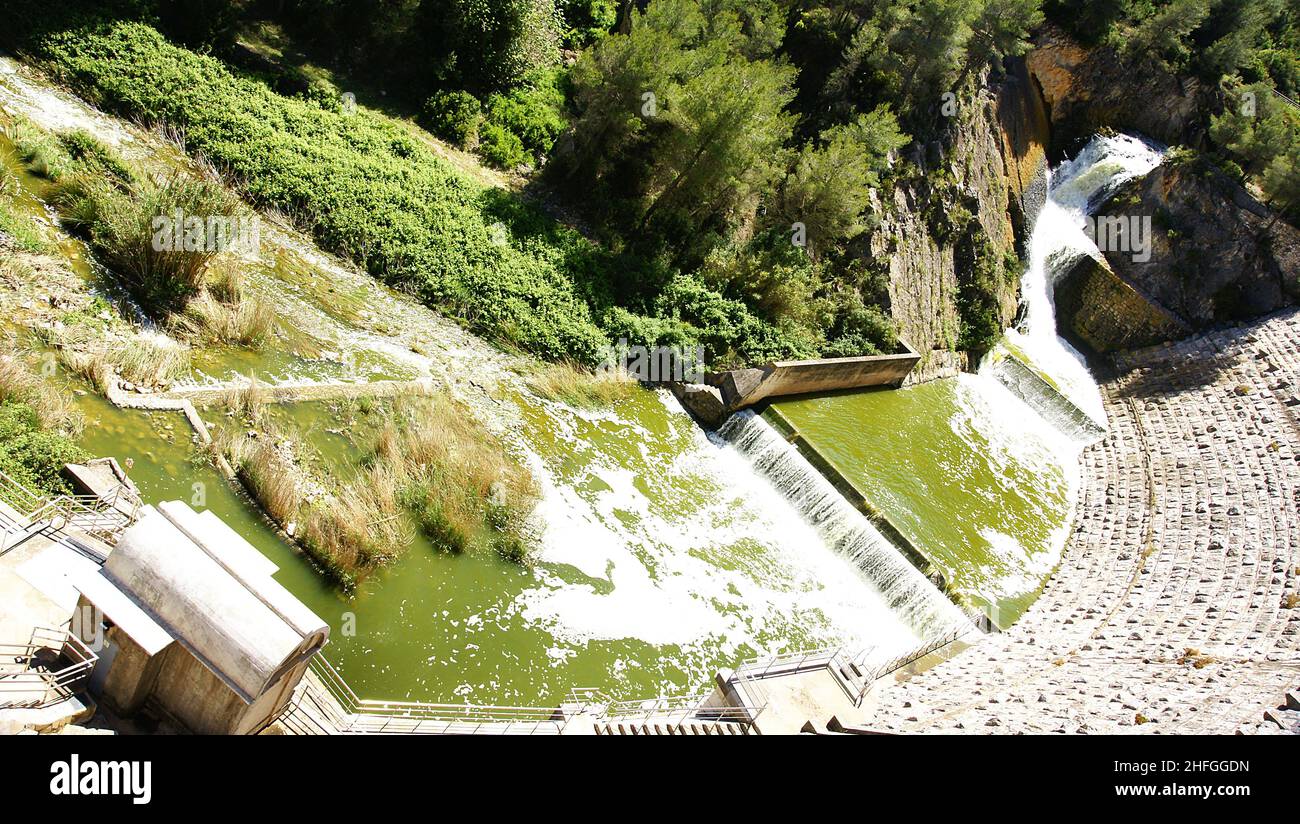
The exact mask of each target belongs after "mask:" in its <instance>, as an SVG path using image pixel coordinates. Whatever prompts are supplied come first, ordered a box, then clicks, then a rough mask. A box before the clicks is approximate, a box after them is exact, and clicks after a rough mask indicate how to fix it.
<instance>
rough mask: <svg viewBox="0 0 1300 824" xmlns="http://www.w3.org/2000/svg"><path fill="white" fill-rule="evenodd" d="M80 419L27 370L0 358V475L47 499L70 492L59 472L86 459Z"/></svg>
mask: <svg viewBox="0 0 1300 824" xmlns="http://www.w3.org/2000/svg"><path fill="white" fill-rule="evenodd" d="M82 425H83V422H82V419H81V416H80V415H79V414H78V413H77V412H76V410H75V409H74V408H73V407H72V406H71V405H70V404H69V403H68V400H67V398H66V397H65V396H63V395H61V394H60V393H59V392H58V391H57V390H55V389H54V388H53V387H52V386H50V385H49V384H48V383H46V381H45V380H44V379H43V378H42V377H41V376H40V375H38V374H37V373H36V372H35V371H33V370H32V369H31V368H30V367H28V366H27V364H25V363H23V362H22V361H21V360H19V359H18V358H17V357H14V356H12V355H2V356H0V472H3V473H4V474H6V475H8V476H9V477H10V478H13V479H14V480H16V481H18V482H19V483H21V484H23V485H24V486H26V487H27V488H28V489H32V490H35V491H37V492H40V493H44V494H47V495H55V494H64V493H68V492H70V491H71V489H70V487H69V485H68V482H67V481H66V480H64V478H63V477H62V475H61V474H60V471H61V470H62V469H63V465H64V464H65V463H75V462H77V461H83V460H85V459H86V458H87V457H89V456H88V455H86V454H85V452H83V451H82V449H81V448H80V447H79V446H77V444H76V441H75V437H76V435H78V434H80V431H81V427H82Z"/></svg>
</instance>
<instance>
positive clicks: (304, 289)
mask: <svg viewBox="0 0 1300 824" xmlns="http://www.w3.org/2000/svg"><path fill="white" fill-rule="evenodd" d="M0 107H3V109H4V110H5V111H6V112H17V113H21V114H23V115H25V116H27V117H29V118H30V119H32V120H33V121H35V122H36V123H38V124H39V125H42V126H44V127H46V128H49V129H52V130H56V131H57V130H69V129H73V128H82V129H86V130H87V131H90V132H91V133H92V134H95V135H97V136H98V137H100V138H101V139H103V140H104V141H105V142H106V143H108V144H110V145H112V146H114V147H116V148H117V149H118V150H119V151H120V152H121V153H122V154H123V155H124V156H125V157H127V158H128V159H130V160H132V161H134V162H137V163H140V164H142V165H144V166H145V167H146V168H147V169H150V170H152V171H166V170H171V169H176V168H184V167H185V166H186V165H187V163H188V161H187V160H186V159H185V158H184V157H183V156H182V155H180V154H179V153H177V152H175V151H174V148H173V147H170V146H169V144H167V143H165V142H164V141H161V140H160V139H159V138H158V137H157V136H155V135H151V134H149V133H146V132H142V131H140V130H139V129H136V128H135V127H132V126H130V125H129V124H125V123H123V122H121V121H118V120H116V119H115V118H112V117H108V116H106V115H104V114H103V113H100V112H97V111H95V110H93V109H92V108H90V107H88V106H86V105H85V104H84V103H82V102H81V101H79V100H77V99H76V98H75V97H73V96H71V95H67V94H65V93H63V92H62V91H59V90H56V89H52V88H51V87H49V86H48V85H46V84H45V83H44V82H43V81H42V80H41V79H40V78H39V77H38V76H35V75H33V74H31V73H30V72H28V70H26V69H25V68H23V67H21V66H19V65H18V64H17V63H15V62H13V61H10V60H6V59H3V58H0ZM0 148H4V147H3V146H0ZM6 154H7V156H6V158H5V162H6V165H7V167H8V168H9V170H10V172H11V174H12V175H13V176H15V177H16V178H17V179H19V181H20V184H21V188H22V191H23V193H24V194H25V195H30V196H31V197H29V198H28V200H30V201H31V203H32V213H31V216H32V217H33V218H34V219H40V220H42V221H43V222H45V223H46V224H47V225H53V221H52V220H51V217H50V214H49V212H48V210H47V209H45V210H43V209H42V208H41V207H40V204H39V198H38V196H39V195H40V193H41V191H42V186H43V184H42V183H41V182H40V181H39V180H36V179H33V178H32V177H31V176H30V175H25V174H24V173H23V171H22V169H21V166H20V165H19V164H17V162H16V160H15V159H14V158H13V156H12V151H8V152H7V153H6ZM64 240H65V245H66V247H67V250H69V254H68V257H69V261H70V262H74V261H73V260H72V257H73V252H75V256H76V257H77V259H78V260H80V261H81V262H80V263H79V264H76V266H75V269H76V271H77V272H78V273H79V274H81V275H82V276H83V278H84V280H85V282H86V283H87V288H88V289H91V290H92V291H93V290H97V289H99V288H101V286H102V285H103V283H104V277H103V275H104V273H103V272H100V271H97V269H96V267H95V266H94V265H93V260H90V258H89V255H88V252H87V250H86V249H85V247H84V246H83V245H82V244H80V243H79V242H77V241H75V240H71V239H67V238H66V236H64ZM74 263H75V262H74ZM244 263H245V265H246V272H247V275H248V286H249V288H250V290H251V291H253V292H254V293H255V294H257V295H259V296H261V297H262V298H263V299H265V300H268V301H270V302H271V303H272V304H273V305H275V307H276V309H277V311H278V312H279V314H280V316H281V319H282V321H283V323H282V324H281V325H282V327H283V328H282V329H281V331H280V332H279V333H278V336H277V339H276V340H275V341H274V343H273V344H271V345H270V346H268V347H267V348H266V349H264V350H262V351H258V352H250V351H246V350H240V349H235V348H228V347H218V348H212V349H205V350H198V351H195V353H194V359H193V360H194V366H193V372H192V374H191V375H190V376H189V377H188V378H186V379H184V380H183V381H182V383H195V384H207V383H212V382H215V381H221V380H226V379H229V378H230V377H232V376H233V375H235V374H248V373H249V372H254V373H256V374H257V375H258V377H259V378H260V379H262V380H264V381H268V382H285V381H294V382H310V381H320V380H332V381H337V380H350V381H362V382H364V381H371V380H377V379H409V378H413V377H431V378H433V379H434V381H435V383H436V384H437V385H438V386H439V387H441V388H442V389H444V390H445V391H447V392H449V393H451V394H453V395H454V396H456V397H457V398H459V399H460V400H461V401H463V402H464V403H466V404H467V405H468V406H469V407H470V408H471V409H472V410H473V411H474V412H475V414H476V415H477V416H478V417H479V418H480V419H481V420H482V421H483V423H484V424H485V425H486V426H488V427H489V428H490V429H491V430H492V431H493V432H494V434H496V435H497V436H498V437H499V438H501V439H502V441H504V442H505V443H506V444H507V445H508V447H509V448H511V449H512V450H514V451H515V452H516V454H518V455H519V456H520V457H521V458H522V459H523V460H524V461H526V462H527V463H528V465H529V466H530V467H531V469H532V471H533V473H534V475H535V476H536V477H537V478H538V480H539V483H540V485H541V488H542V490H543V498H542V503H541V506H540V509H539V512H538V517H539V521H540V527H541V531H540V537H539V541H538V544H539V546H538V547H537V549H536V553H535V562H534V563H533V564H532V565H530V566H519V565H515V564H511V563H508V562H506V561H503V560H501V559H499V558H497V557H495V556H494V555H490V554H488V555H476V554H468V555H463V556H452V555H448V554H446V553H442V552H439V551H437V550H435V548H434V547H432V546H430V545H429V544H427V543H424V542H423V541H417V544H416V545H415V546H414V547H412V548H411V549H410V550H409V551H408V552H406V553H405V554H404V555H403V556H402V557H401V558H400V559H399V560H398V561H396V562H395V563H394V564H393V565H391V566H390V567H388V568H386V569H384V570H383V571H381V572H380V573H379V574H376V575H374V576H372V577H371V578H370V579H368V580H367V581H366V582H365V583H364V584H363V585H362V586H361V587H360V588H359V589H358V591H357V592H355V593H354V594H352V595H348V596H345V595H343V594H341V593H339V592H338V591H336V590H335V589H333V588H332V587H330V586H329V585H327V584H326V583H325V582H324V580H323V578H322V577H321V576H320V575H319V574H318V573H317V572H316V570H315V569H313V568H312V566H311V565H310V564H309V563H308V562H307V561H306V560H304V559H303V558H302V557H301V556H300V555H298V553H297V552H296V551H295V549H294V548H293V547H291V546H288V545H286V544H285V543H283V542H282V541H281V540H280V539H279V538H278V537H277V535H276V533H275V532H274V531H272V530H271V529H269V528H268V526H267V525H266V523H265V522H264V520H263V519H262V517H261V515H260V513H259V512H258V511H257V509H256V508H255V507H253V506H252V505H251V504H250V503H249V502H248V501H247V499H246V498H245V497H244V496H243V495H242V494H240V493H239V491H238V490H236V489H234V488H232V487H231V486H230V485H228V484H227V483H225V481H224V479H222V478H221V476H220V475H219V474H218V473H216V472H215V471H214V470H213V469H212V468H211V467H210V465H208V464H207V463H206V462H205V460H204V459H203V458H202V456H201V455H199V454H198V450H197V449H195V447H194V445H193V444H192V442H191V437H190V432H189V430H188V428H187V427H186V424H185V422H184V420H183V419H182V418H181V417H180V416H179V415H175V414H167V413H144V412H139V411H132V410H123V409H118V408H116V407H114V406H112V405H111V404H109V403H107V402H106V401H104V400H103V399H101V398H99V397H97V396H95V395H94V394H89V393H86V394H82V395H81V396H80V398H79V403H80V404H81V405H82V407H83V410H84V411H85V412H86V415H87V420H88V426H87V430H86V435H85V437H84V438H83V443H84V445H85V446H86V448H87V449H88V450H89V451H91V452H94V453H96V454H106V455H114V456H116V457H118V458H119V459H120V460H123V461H125V460H127V459H130V460H131V461H132V462H133V466H132V469H131V476H132V478H133V479H134V480H135V481H136V482H137V483H138V484H139V485H140V487H141V489H142V491H143V493H144V495H145V497H146V500H148V501H150V502H157V501H163V500H172V499H181V500H185V501H189V502H192V504H193V505H195V506H199V507H207V508H210V509H212V510H213V511H214V512H215V513H216V514H218V515H219V516H221V517H222V518H223V519H225V520H226V521H227V522H228V523H230V524H231V525H232V526H233V527H234V528H235V529H236V530H237V531H239V532H240V533H241V534H242V535H244V536H245V537H246V538H247V539H248V540H249V541H250V542H252V543H253V544H254V545H255V546H257V548H258V549H259V550H261V551H262V552H263V553H264V554H266V555H267V556H268V557H269V558H271V559H272V560H273V561H274V562H275V563H276V564H278V565H279V567H280V571H279V572H278V573H277V576H276V577H277V579H278V580H280V581H281V582H282V583H283V584H284V585H285V586H286V587H288V588H289V589H290V590H291V591H293V592H294V593H295V594H296V595H297V596H298V597H300V598H301V599H302V600H303V601H304V602H305V603H306V604H307V605H308V606H310V607H311V608H312V609H313V610H315V611H316V612H317V613H318V614H319V615H320V616H321V617H322V618H323V619H324V620H325V621H326V622H328V623H329V624H330V626H331V629H332V633H331V642H330V644H329V646H328V648H327V650H326V654H327V656H328V657H329V659H330V660H331V661H332V662H333V663H334V664H335V665H336V666H337V667H338V668H339V670H340V671H341V672H342V673H343V675H344V677H345V678H346V679H347V680H348V682H349V684H350V685H351V686H352V687H353V688H354V689H355V690H356V691H357V692H358V693H359V694H360V695H362V696H365V697H373V698H389V699H413V700H430V701H462V700H463V701H468V702H474V703H488V704H523V705H539V706H547V705H553V704H555V703H557V702H559V701H561V700H563V699H564V698H565V697H566V695H567V692H568V690H569V688H571V687H575V686H597V687H600V688H602V689H604V690H605V691H606V692H608V693H611V694H613V695H614V696H617V697H629V698H630V697H641V696H646V695H654V694H679V693H683V692H695V691H696V690H698V689H699V688H701V687H702V686H704V685H706V684H707V683H709V681H710V679H711V678H712V676H713V674H714V672H716V670H718V669H719V668H722V667H729V666H734V665H736V664H737V663H739V662H740V661H741V660H743V659H745V658H747V657H751V656H756V655H760V654H766V653H772V652H780V651H790V650H798V649H807V648H812V647H822V646H845V647H847V648H850V649H852V650H855V651H856V650H858V649H864V648H874V649H875V654H878V655H879V656H881V657H886V656H892V655H895V654H898V653H900V652H903V651H906V650H907V649H910V648H912V647H914V646H916V645H917V644H918V643H919V642H920V637H919V636H918V634H917V631H916V629H915V628H914V627H913V625H912V624H911V623H909V621H908V620H907V617H906V616H905V615H903V614H896V613H895V612H894V610H893V609H891V602H890V601H889V600H887V599H886V598H885V597H884V596H883V595H882V594H881V591H880V589H879V588H878V586H877V584H876V582H875V581H873V580H872V579H871V578H869V577H867V576H866V575H865V574H864V573H863V572H862V570H861V569H860V568H859V567H858V566H857V565H856V564H855V563H853V561H852V560H851V559H849V558H847V557H846V556H844V555H842V554H840V553H839V552H837V551H836V549H835V548H834V547H832V546H831V544H830V543H829V542H828V541H827V540H826V539H825V538H824V537H823V535H822V534H821V533H820V532H819V530H818V529H817V528H816V527H815V526H814V525H812V524H810V523H809V522H808V521H807V520H805V518H804V517H803V513H802V512H801V511H800V509H799V507H798V505H797V504H796V503H794V502H792V501H790V500H789V499H788V498H787V497H786V496H785V495H784V494H782V492H781V491H780V490H778V489H776V488H774V486H773V485H772V484H770V483H768V482H767V481H766V480H765V479H764V478H762V477H760V476H758V475H756V474H755V473H754V472H753V471H752V469H751V468H750V466H749V464H748V463H747V461H746V460H745V459H744V457H743V456H741V455H740V454H739V453H738V452H737V451H736V450H735V449H734V448H732V447H731V446H729V445H728V444H726V443H725V442H722V441H720V440H717V439H711V438H710V437H709V436H708V435H707V434H706V433H704V432H703V431H701V430H700V429H699V427H698V426H696V425H695V423H694V422H693V421H692V420H691V419H690V418H689V416H687V415H686V414H685V413H684V412H683V411H682V409H681V408H680V407H679V406H678V405H677V402H676V401H675V400H674V399H673V398H672V397H671V396H670V395H668V394H667V393H665V392H655V391H637V392H636V393H635V394H634V396H633V397H631V398H629V399H627V400H622V401H619V402H618V403H617V404H615V405H614V407H613V408H611V409H608V410H604V411H596V412H593V411H587V410H577V409H573V408H570V407H567V406H565V405H564V404H561V403H556V402H551V401H547V400H543V399H540V398H538V397H536V396H535V395H533V394H532V393H530V392H529V391H528V390H527V388H526V386H525V382H524V377H523V375H524V374H526V373H527V372H528V371H529V370H530V369H532V368H533V366H532V365H531V364H530V362H528V361H526V360H525V359H521V358H518V357H515V356H512V355H509V354H506V353H502V352H500V351H498V350H496V349H494V348H492V347H491V346H489V345H487V344H486V343H484V342H483V341H481V340H478V339H477V338H475V337H474V336H472V335H469V334H467V333H465V332H464V331H463V330H461V329H460V328H459V327H457V326H456V325H455V324H453V323H451V322H449V321H447V320H446V319H444V318H442V317H439V316H438V315H436V314H435V313H433V312H431V311H429V310H428V309H427V308H425V307H423V306H421V305H419V304H417V303H414V302H413V301H411V300H409V299H408V298H406V297H405V296H403V295H400V294H397V293H394V292H393V291H391V290H389V289H386V288H385V287H383V286H381V285H379V284H377V283H376V282H374V281H373V280H372V279H371V278H369V277H367V276H365V275H363V274H360V273H358V272H356V271H355V270H354V269H352V268H351V267H349V266H347V265H344V264H342V263H340V262H339V261H336V260H333V259H332V258H330V257H329V256H328V255H325V254H322V253H321V252H320V250H318V249H316V248H315V246H314V245H313V244H312V243H311V242H310V241H309V240H308V239H306V238H304V237H302V236H301V235H299V234H297V233H295V232H294V231H292V230H291V229H289V228H287V227H282V226H276V225H272V224H271V223H270V222H269V221H265V220H264V221H263V231H262V243H261V249H260V251H259V254H257V255H250V256H249V257H248V258H247V259H246V260H245V261H244ZM4 322H5V323H8V322H9V321H4ZM75 387H78V384H76V383H75V382H72V381H71V380H69V388H70V389H71V388H75ZM273 414H274V415H275V417H276V418H277V421H278V422H279V423H280V425H282V426H283V427H285V428H287V429H290V430H293V431H295V432H297V433H298V434H299V435H300V436H301V437H302V438H303V439H304V440H306V441H307V442H308V443H310V444H311V445H312V446H313V447H314V448H315V449H316V451H318V452H319V453H321V455H322V457H323V459H324V460H325V462H326V463H327V464H329V465H330V466H331V467H332V468H334V469H335V470H336V471H339V472H347V471H349V468H353V467H355V465H356V460H357V458H358V455H357V454H356V452H357V450H356V446H355V444H354V443H353V442H352V441H351V440H350V439H349V438H347V437H346V433H345V432H343V431H342V428H341V425H340V422H339V418H338V414H337V412H336V410H334V409H333V408H331V407H329V406H328V405H326V404H320V403H300V404H293V405H288V406H283V407H278V408H276V409H275V410H274V413H273ZM205 417H207V419H208V420H209V421H213V420H219V419H220V413H219V412H218V411H216V410H209V411H207V412H205Z"/></svg>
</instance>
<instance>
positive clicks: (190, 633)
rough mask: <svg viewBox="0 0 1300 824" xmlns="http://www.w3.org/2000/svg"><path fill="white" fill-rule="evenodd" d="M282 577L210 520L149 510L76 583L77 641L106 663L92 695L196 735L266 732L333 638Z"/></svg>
mask: <svg viewBox="0 0 1300 824" xmlns="http://www.w3.org/2000/svg"><path fill="white" fill-rule="evenodd" d="M276 569H277V568H276V566H275V565H274V564H273V563H271V562H270V561H269V560H267V559H266V558H265V556H263V555H262V554H261V553H259V552H258V551H257V550H256V549H255V548H254V547H253V546H252V545H251V544H249V543H248V542H247V541H245V540H244V539H243V538H241V537H240V536H239V535H238V534H237V533H236V532H235V531H234V530H232V529H231V528H230V527H228V526H227V525H226V524H225V523H223V522H222V521H221V519H220V518H218V517H217V516H216V515H214V514H213V513H211V512H207V511H205V512H201V513H199V512H195V511H194V510H192V509H190V508H189V507H188V506H186V505H185V504H184V503H181V502H179V501H172V502H168V503H162V504H159V505H158V506H157V507H156V508H155V507H146V508H145V509H144V510H143V512H142V516H141V518H140V520H139V521H138V522H137V523H136V524H135V525H134V526H132V527H130V528H129V529H127V530H126V531H125V532H123V533H122V535H121V537H120V539H119V540H118V543H117V547H116V549H114V550H113V552H112V554H111V555H110V556H109V558H108V561H107V563H105V564H104V566H103V567H102V568H101V569H96V570H94V571H93V572H88V573H86V574H84V575H81V576H79V577H78V578H77V579H76V580H75V581H74V582H73V583H74V586H75V587H76V589H77V591H78V592H79V593H80V600H79V603H78V608H77V613H76V615H75V616H74V621H73V628H74V631H76V633H77V634H78V636H79V637H81V638H82V640H83V641H85V642H86V643H87V644H90V645H93V646H97V647H98V653H99V662H98V664H97V665H96V667H95V670H94V672H93V673H92V675H91V679H90V690H91V693H92V694H93V695H95V696H96V698H97V699H98V700H99V701H100V702H101V703H103V704H104V705H105V706H107V707H108V708H109V709H111V710H113V711H114V712H117V713H119V714H121V715H124V716H130V715H133V714H135V713H137V712H139V711H140V710H142V709H145V708H146V707H147V708H148V709H149V711H150V712H151V713H153V714H156V715H158V716H161V717H163V718H165V719H167V720H168V721H170V722H172V723H175V724H176V725H178V726H179V727H181V728H183V729H185V730H189V731H191V732H195V733H207V734H247V733H255V732H257V731H259V730H261V729H262V728H264V727H265V726H266V725H267V724H269V723H270V722H271V721H272V720H274V718H275V717H276V715H277V714H278V713H279V712H280V710H281V709H283V707H284V706H285V704H286V703H287V702H288V701H289V699H290V697H291V696H292V694H293V690H294V687H295V686H296V685H297V684H298V682H299V681H300V680H301V678H302V676H303V673H304V672H305V671H306V669H307V667H308V663H309V661H310V659H311V657H312V656H313V655H315V654H316V653H317V652H318V651H319V650H320V649H321V647H323V646H324V645H325V642H326V640H327V638H328V635H329V628H328V626H327V625H326V624H325V622H324V621H322V620H321V619H320V618H319V617H317V616H316V615H315V613H313V612H312V611H311V610H310V609H308V608H307V607H306V606H304V605H303V604H302V602H300V601H299V600H298V599H297V598H296V597H294V596H293V595H292V594H291V593H290V592H289V591H288V590H286V589H285V588H284V587H283V586H281V585H280V584H279V583H277V582H276V581H275V580H274V579H273V578H272V577H271V576H272V573H274V572H275V571H276Z"/></svg>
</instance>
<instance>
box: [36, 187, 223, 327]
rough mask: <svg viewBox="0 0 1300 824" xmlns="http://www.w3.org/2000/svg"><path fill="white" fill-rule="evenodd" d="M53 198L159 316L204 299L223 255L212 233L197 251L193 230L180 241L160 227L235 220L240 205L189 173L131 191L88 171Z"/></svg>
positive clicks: (182, 234)
mask: <svg viewBox="0 0 1300 824" xmlns="http://www.w3.org/2000/svg"><path fill="white" fill-rule="evenodd" d="M51 199H52V200H53V201H54V203H55V205H56V206H57V207H58V209H59V213H60V216H61V217H62V218H63V219H64V222H65V223H66V224H67V225H69V227H70V228H73V229H76V230H80V231H82V232H84V233H85V234H86V235H87V236H88V237H89V238H90V244H91V247H92V248H94V250H95V253H96V255H97V257H98V258H99V260H100V262H102V263H103V264H104V265H105V266H107V267H108V268H109V269H110V270H112V271H113V272H114V274H116V275H117V276H118V278H119V279H120V280H121V282H122V284H123V285H124V286H125V287H126V288H127V290H128V291H130V292H131V294H132V296H134V297H135V299H136V300H138V301H139V302H140V304H141V305H142V306H143V307H144V308H145V310H146V311H150V312H154V313H165V312H170V311H174V310H177V309H179V308H180V307H181V306H182V305H183V304H184V302H185V301H186V300H188V299H189V298H191V297H193V296H194V295H196V294H198V292H199V289H200V287H202V286H203V284H204V277H205V272H206V270H207V266H208V264H209V263H210V262H211V261H212V259H213V258H214V257H216V255H217V253H218V252H219V251H220V249H218V248H216V247H215V246H213V245H209V244H208V242H207V241H208V238H207V235H206V231H205V233H204V238H203V243H202V244H201V245H200V244H196V245H195V248H191V247H190V245H189V243H188V242H187V241H188V237H187V236H188V235H189V232H188V231H186V227H185V226H183V225H180V226H178V227H177V230H176V231H177V233H179V234H178V236H176V237H173V236H171V234H172V233H168V232H167V231H166V230H165V229H161V228H160V224H159V223H158V221H159V220H160V219H166V220H172V221H173V223H174V220H173V216H174V215H177V214H179V215H181V216H184V217H185V219H186V220H191V219H198V220H201V221H206V220H207V219H209V218H218V219H223V220H224V219H228V218H231V217H232V216H233V215H234V214H235V204H234V203H233V202H232V200H231V199H230V197H229V196H228V195H227V194H226V192H225V190H223V189H222V188H221V187H220V186H218V185H216V184H215V183H211V182H209V181H206V180H195V179H193V178H190V177H187V176H184V175H176V176H173V177H171V178H168V179H167V180H165V181H163V182H161V183H155V182H152V181H149V182H145V183H142V184H141V185H139V186H137V187H133V188H128V187H125V186H123V185H121V184H119V183H117V182H116V181H115V180H113V179H110V178H105V177H102V176H99V175H96V174H95V173H94V172H93V171H90V170H81V171H78V172H77V173H76V174H74V175H70V176H67V177H65V178H63V179H61V180H60V181H59V184H58V186H57V188H56V189H55V190H54V191H52V193H51ZM205 226H206V223H205ZM164 235H166V236H164ZM160 241H161V242H160ZM176 241H180V243H179V244H178V243H177V242H176ZM178 247H179V248H178Z"/></svg>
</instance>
